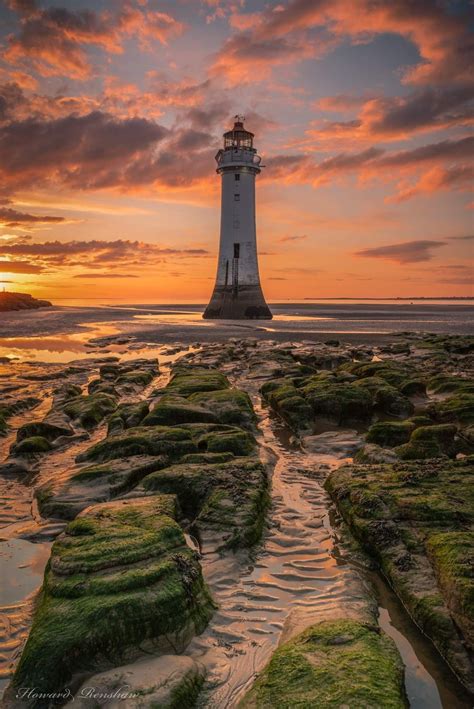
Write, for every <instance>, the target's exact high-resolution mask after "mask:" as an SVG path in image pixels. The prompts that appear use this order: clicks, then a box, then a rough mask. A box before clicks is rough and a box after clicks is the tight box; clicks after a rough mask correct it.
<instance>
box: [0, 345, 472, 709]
mask: <svg viewBox="0 0 474 709" xmlns="http://www.w3.org/2000/svg"><path fill="white" fill-rule="evenodd" d="M15 366H16V367H17V369H16V370H15V371H16V374H15V378H14V383H13V384H9V385H7V384H6V383H5V382H6V380H5V379H2V380H0V381H1V382H2V383H1V384H0V393H1V397H2V398H1V399H0V435H3V436H4V437H5V441H6V442H8V447H9V449H10V454H9V457H8V458H7V460H6V461H5V462H3V464H2V466H1V470H2V473H3V475H8V476H10V477H11V476H13V477H14V476H18V475H23V476H25V475H26V476H28V478H29V479H32V480H33V486H34V490H35V499H36V504H37V506H38V511H39V514H40V516H41V517H40V519H41V521H40V522H39V523H38V521H37V520H36V521H32V522H31V524H30V525H28V524H25V525H24V526H23V527H22V528H21V535H22V536H23V538H29V539H33V540H34V539H35V538H38V535H41V534H42V530H43V531H44V533H46V532H47V530H48V529H49V530H52V531H51V536H56V539H55V541H54V544H53V546H52V549H51V557H50V561H49V563H48V565H47V568H46V571H45V577H44V583H43V587H42V589H41V592H40V593H39V596H38V598H37V602H36V607H35V612H34V617H33V622H32V625H31V629H30V632H29V636H28V640H27V642H26V644H25V646H24V648H23V651H22V654H21V658H20V659H19V662H18V663H17V665H16V669H15V673H14V675H13V677H12V680H11V684H10V687H9V689H8V690H7V693H6V698H5V701H6V703H7V705H11V706H25V705H29V706H38V707H48V706H50V705H52V700H51V699H48V698H47V697H46V696H40V697H19V696H18V689H19V688H24V687H35V688H36V692H37V693H39V694H40V695H48V693H59V694H61V693H62V696H63V701H62V703H65V701H66V700H67V699H68V698H70V697H71V695H72V694H76V699H77V700H78V699H79V697H80V698H81V699H80V701H81V703H80V706H102V705H105V704H106V703H107V702H109V703H107V706H110V707H115V706H121V707H124V709H128V707H130V708H131V707H135V706H138V707H152V706H167V707H176V708H178V707H185V706H189V707H191V706H193V705H194V702H195V700H196V698H197V696H198V694H199V693H200V692H204V694H203V697H204V699H202V700H200V701H201V705H206V704H205V701H206V700H205V697H206V696H207V695H206V692H209V691H211V688H212V680H211V679H209V681H208V680H206V673H207V672H209V671H212V665H207V664H206V661H205V658H206V655H205V654H204V655H202V658H201V659H197V658H196V657H195V656H194V655H193V656H192V657H191V656H188V655H186V648H187V647H188V645H189V643H190V641H191V640H192V638H193V637H196V636H198V635H199V634H201V633H203V631H204V630H205V628H206V626H208V625H212V623H213V622H215V620H214V619H215V618H216V617H218V616H219V615H222V612H223V609H220V608H219V607H218V606H219V603H218V601H217V597H218V594H217V591H218V588H217V587H214V585H213V584H214V581H213V569H214V568H215V567H216V565H219V564H221V563H223V562H224V563H226V564H234V563H237V564H242V563H244V561H245V559H246V560H247V562H246V563H248V560H250V559H252V555H253V554H255V550H258V549H262V547H259V546H258V545H259V544H263V553H265V544H266V541H265V540H266V538H267V531H266V530H267V525H271V524H272V514H273V511H272V510H273V509H274V507H275V505H277V504H278V499H277V498H276V499H273V495H272V470H273V467H274V465H275V459H274V454H273V453H271V452H270V454H269V452H268V450H267V449H266V447H265V444H264V442H263V441H262V431H261V419H262V415H263V414H262V413H261V410H260V402H261V404H262V405H263V407H264V409H263V411H265V407H266V409H267V411H270V421H273V422H275V425H276V424H277V422H278V421H279V422H280V423H278V426H280V427H282V430H283V431H284V432H286V434H285V435H287V436H288V437H289V438H290V439H291V441H292V445H294V446H295V450H296V449H298V450H299V451H300V452H299V453H298V456H299V458H298V460H302V459H303V460H304V458H305V456H307V458H308V461H310V465H309V468H311V466H313V469H312V470H311V469H310V470H308V471H307V473H306V474H309V475H314V476H316V477H317V478H318V479H320V480H321V484H322V483H324V484H325V487H326V489H327V490H328V492H329V494H330V496H331V498H332V500H333V504H334V505H335V506H336V507H337V510H338V512H339V513H340V515H341V517H342V519H343V520H344V522H345V523H346V525H347V529H345V531H344V534H345V535H348V534H349V532H348V531H347V530H350V532H351V533H352V535H353V539H352V542H351V548H352V549H358V551H357V552H356V553H358V554H366V555H368V557H369V558H370V560H371V561H372V563H373V564H375V565H376V566H377V568H378V569H379V572H380V573H381V574H383V576H384V577H385V578H386V579H387V580H388V582H389V584H390V585H391V587H392V588H393V590H394V591H395V593H396V594H397V596H398V597H399V599H400V601H401V603H402V604H403V606H404V607H405V609H406V612H407V613H408V614H409V615H410V616H411V617H412V619H413V620H414V621H415V623H416V624H417V625H418V627H419V628H420V629H421V630H422V631H423V633H425V634H426V635H427V636H428V637H429V638H430V639H431V641H432V642H433V644H434V646H435V647H436V648H437V650H438V651H439V653H440V655H441V656H442V657H443V658H444V660H445V662H446V664H447V666H449V667H450V668H451V670H452V671H453V673H454V674H455V675H456V677H457V678H458V679H459V681H460V682H461V684H462V685H463V686H464V687H465V688H466V689H467V690H470V691H474V675H473V667H472V659H471V658H472V651H473V649H474V648H473V644H474V636H473V630H474V613H473V609H474V606H473V601H474V582H473V576H472V559H473V551H474V500H473V492H472V490H473V482H474V480H473V478H474V456H473V452H474V385H473V384H472V373H473V370H474V338H469V337H447V336H435V335H433V336H421V335H415V334H411V333H405V334H403V335H401V336H399V337H396V338H394V341H393V342H392V343H390V344H384V345H380V346H378V347H376V348H375V347H369V346H366V345H359V346H353V345H344V344H342V343H340V342H339V341H337V340H331V341H328V342H327V343H326V344H315V343H309V342H302V343H283V344H282V343H272V342H268V341H257V340H253V339H247V340H245V339H241V340H237V339H234V340H231V341H229V342H228V343H227V344H223V343H218V344H206V345H199V344H196V345H195V346H194V347H193V348H192V350H190V351H189V352H188V353H186V352H184V353H183V354H182V356H181V357H180V358H179V359H178V360H177V362H174V363H173V364H172V365H171V368H170V371H169V374H168V369H166V368H163V366H162V364H161V360H160V363H158V361H157V360H156V358H153V359H143V358H142V359H137V360H130V359H128V360H127V359H124V360H120V361H119V360H118V358H114V357H102V358H100V357H98V356H96V357H95V359H93V358H92V359H90V360H88V361H81V362H75V363H70V364H69V365H68V366H64V365H62V366H61V365H49V366H45V367H44V370H43V372H42V375H41V376H42V377H43V379H41V376H40V375H39V374H38V371H37V370H38V367H36V370H35V372H36V374H35V372H34V371H33V369H34V367H33V365H31V366H30V365H26V364H18V365H13V364H9V365H8V367H9V372H10V373H11V371H12V367H15ZM35 376H36V377H37V378H36V379H35ZM15 382H16V384H15ZM32 382H34V386H31V383H32ZM46 390H47V396H48V402H49V403H48V406H43V408H42V404H40V402H41V401H42V399H44V396H45V394H44V392H45V391H46ZM27 392H28V396H27V395H26V393H27ZM41 392H43V396H42V393H41ZM35 407H36V408H35ZM41 408H42V415H38V414H35V411H39V410H40V409H41ZM22 412H25V413H24V414H23V413H22ZM18 414H20V416H19V415H18ZM266 415H267V414H266ZM22 416H24V417H25V418H24V420H22ZM272 417H273V418H272ZM272 425H274V424H273V423H272ZM0 440H1V439H0ZM328 461H329V462H328ZM328 505H329V499H328ZM288 523H289V524H291V515H290V516H289V517H288ZM38 524H39V526H38ZM58 532H60V534H59V536H57V535H58ZM262 540H263V541H262ZM304 543H305V542H304V538H302V540H301V545H302V548H303V549H304ZM312 551H313V550H312V549H308V553H310V552H312ZM278 553H284V554H288V555H289V556H288V559H289V561H288V562H287V563H288V564H290V565H291V564H292V561H291V553H292V551H291V547H289V548H288V549H287V548H286V547H285V541H284V539H283V537H282V539H281V552H278ZM302 568H303V569H305V571H304V573H305V574H306V576H305V577H304V578H306V579H307V583H309V582H310V581H311V578H312V574H314V573H317V572H315V571H312V570H311V569H312V568H313V567H312V566H311V564H309V562H308V564H306V566H304V565H303V567H302ZM314 568H316V567H314ZM297 571H298V573H299V567H295V569H294V570H293V571H292V572H291V573H293V574H295V573H296V572H297ZM351 573H354V578H357V572H356V571H354V572H351ZM283 577H284V578H285V579H286V578H291V575H290V576H288V572H286V571H285V573H284V574H283V576H282V578H283ZM302 578H303V577H302ZM226 584H227V585H229V584H230V585H231V584H232V578H229V579H228V580H227V581H226ZM356 585H357V588H358V589H359V590H358V594H359V595H358V599H359V600H358V602H357V603H354V602H353V603H349V602H344V603H342V602H341V604H340V605H339V606H338V607H336V609H334V608H332V607H331V610H330V612H329V610H326V611H325V610H324V608H323V606H321V610H320V611H319V612H318V613H316V614H315V611H314V610H312V611H311V613H310V612H309V611H307V612H306V614H305V611H304V604H303V605H302V606H301V607H299V608H298V622H297V623H296V622H293V621H291V618H292V617H293V615H292V614H293V611H294V610H295V609H293V610H292V609H290V608H288V613H287V615H288V623H289V625H288V628H286V629H285V628H284V629H283V633H282V634H281V637H280V646H279V647H278V649H276V650H275V652H274V653H273V655H272V657H271V658H269V657H268V653H267V655H266V656H265V657H266V660H265V662H263V661H259V663H260V664H259V665H258V666H257V667H256V670H257V672H256V673H255V671H254V677H253V679H254V680H255V681H254V683H253V685H252V683H251V682H250V683H249V682H248V681H247V685H246V692H244V691H242V689H241V690H240V693H239V694H238V696H237V698H236V700H235V701H234V703H232V704H231V705H229V706H237V703H239V702H240V705H241V706H242V707H258V708H261V709H263V708H266V707H272V709H273V707H276V708H281V709H283V707H289V706H305V707H306V706H307V707H310V706H311V707H312V706H317V707H318V709H325V708H326V707H327V708H329V707H334V706H349V707H356V706H364V707H374V708H375V707H380V706H384V707H394V708H395V707H397V708H398V707H404V706H407V696H406V692H405V688H404V680H403V677H404V667H403V662H402V659H401V657H400V655H399V651H398V649H397V647H396V646H395V644H394V643H393V641H392V639H391V638H389V637H388V636H387V635H386V634H385V632H384V631H383V630H382V629H381V628H380V626H379V624H378V620H377V606H376V603H375V601H374V596H373V592H372V591H371V589H370V587H369V586H368V585H367V584H366V582H365V581H363V579H361V582H360V583H359V582H358V581H357V583H356ZM262 590H263V589H259V593H260V594H262ZM271 591H272V587H271V585H270V586H269V587H268V589H267V591H266V593H267V595H262V602H263V603H264V606H262V608H267V606H268V608H267V611H264V610H262V611H261V612H262V613H264V614H265V612H266V613H267V614H268V613H270V614H271V612H272V610H273V609H272V604H275V603H277V602H278V594H277V595H276V596H275V595H273V594H271V595H268V593H269V592H271ZM216 594H217V595H216ZM265 604H266V605H265ZM290 611H291V612H290ZM236 612H239V613H240V612H242V608H241V605H239V603H237V605H236V608H235V610H234V613H236ZM290 621H291V622H290ZM261 622H262V624H264V618H262V619H261ZM281 630H282V629H281V628H279V630H278V632H280V633H281ZM262 632H263V630H262ZM265 632H267V631H265ZM268 632H270V631H268ZM272 632H277V631H276V630H275V628H274V629H273V631H272ZM222 642H223V644H224V649H226V647H227V645H228V646H229V647H228V648H227V650H226V653H227V657H228V661H229V663H232V662H233V661H234V655H233V653H232V651H231V649H230V648H231V647H232V643H233V642H234V641H233V640H232V639H230V640H225V641H224V640H223V641H222ZM257 645H258V643H257ZM182 653H184V655H183V654H182ZM237 656H238V655H237ZM201 660H202V661H201ZM153 663H154V664H153ZM265 663H266V664H265ZM157 677H159V678H160V681H159V682H158V680H157V679H156V678H157ZM123 678H126V680H127V681H126V682H125V684H127V686H128V687H129V690H130V692H132V693H133V692H135V695H134V696H133V698H128V699H127V698H125V699H121V700H120V701H118V700H117V701H116V703H110V700H105V699H103V700H101V699H97V697H96V698H95V699H94V701H95V702H96V703H95V704H93V702H91V700H90V699H89V700H88V699H87V698H85V697H84V696H83V695H82V694H81V688H82V689H83V688H84V687H86V688H87V687H90V686H93V687H96V688H100V691H101V692H102V694H103V695H104V696H105V695H107V694H110V693H111V692H112V691H113V690H114V689H116V688H117V687H118V686H120V683H121V682H123ZM453 681H454V680H453ZM202 701H204V704H202ZM74 705H77V701H75V703H74ZM211 705H212V706H214V704H209V706H211Z"/></svg>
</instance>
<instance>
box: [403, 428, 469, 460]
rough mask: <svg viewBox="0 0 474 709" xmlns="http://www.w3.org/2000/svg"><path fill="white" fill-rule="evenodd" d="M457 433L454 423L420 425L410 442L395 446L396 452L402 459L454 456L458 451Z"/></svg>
mask: <svg viewBox="0 0 474 709" xmlns="http://www.w3.org/2000/svg"><path fill="white" fill-rule="evenodd" d="M456 433H457V428H456V426H453V425H452V424H440V425H432V426H420V427H419V428H416V429H415V430H414V431H413V432H412V434H411V436H410V440H409V441H408V443H405V444H404V445H400V446H397V447H396V448H395V453H396V454H397V455H398V457H399V458H401V459H402V460H416V459H425V458H438V457H439V456H443V455H448V456H451V457H453V456H455V455H456V453H457V452H458V445H457V443H456V441H455V436H456Z"/></svg>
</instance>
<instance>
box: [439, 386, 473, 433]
mask: <svg viewBox="0 0 474 709" xmlns="http://www.w3.org/2000/svg"><path fill="white" fill-rule="evenodd" d="M428 412H429V414H430V415H431V416H432V417H433V418H435V419H436V420H437V421H442V422H448V421H449V422H453V423H458V424H460V425H468V424H471V423H474V394H470V393H467V392H461V393H458V394H454V395H453V396H450V397H448V398H447V399H444V400H443V401H434V402H432V403H431V404H430V405H429V406H428Z"/></svg>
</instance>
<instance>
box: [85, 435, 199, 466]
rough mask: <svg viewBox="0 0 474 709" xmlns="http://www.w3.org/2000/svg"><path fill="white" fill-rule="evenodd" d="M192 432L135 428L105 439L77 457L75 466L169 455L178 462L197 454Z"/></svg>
mask: <svg viewBox="0 0 474 709" xmlns="http://www.w3.org/2000/svg"><path fill="white" fill-rule="evenodd" d="M191 433H192V431H191V430H189V429H187V428H184V427H177V426H175V427H173V426H137V427H134V428H129V429H127V430H125V431H123V432H122V433H119V434H117V435H114V436H109V437H108V438H105V439H104V440H103V441H100V442H99V443H96V444H95V445H94V446H92V447H91V448H88V449H87V450H85V451H83V452H82V453H81V454H80V455H78V456H77V458H76V460H77V462H78V463H82V462H86V461H92V462H105V461H108V460H116V459H117V458H127V457H130V456H136V455H169V456H170V457H176V458H178V457H179V456H181V455H185V454H186V453H195V452H197V451H198V448H197V444H196V443H195V442H194V441H193V438H192V435H191Z"/></svg>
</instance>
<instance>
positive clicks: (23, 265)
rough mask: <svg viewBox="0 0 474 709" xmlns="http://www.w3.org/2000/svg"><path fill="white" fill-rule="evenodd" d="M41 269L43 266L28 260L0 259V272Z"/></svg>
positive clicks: (39, 271) (39, 270)
mask: <svg viewBox="0 0 474 709" xmlns="http://www.w3.org/2000/svg"><path fill="white" fill-rule="evenodd" d="M42 271H44V268H43V267H42V266H41V265H38V264H33V263H30V262H29V261H5V260H0V273H41V272H42Z"/></svg>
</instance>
